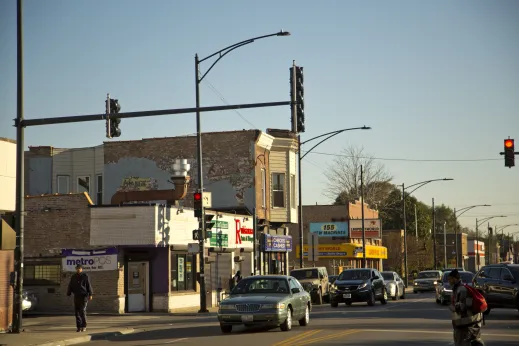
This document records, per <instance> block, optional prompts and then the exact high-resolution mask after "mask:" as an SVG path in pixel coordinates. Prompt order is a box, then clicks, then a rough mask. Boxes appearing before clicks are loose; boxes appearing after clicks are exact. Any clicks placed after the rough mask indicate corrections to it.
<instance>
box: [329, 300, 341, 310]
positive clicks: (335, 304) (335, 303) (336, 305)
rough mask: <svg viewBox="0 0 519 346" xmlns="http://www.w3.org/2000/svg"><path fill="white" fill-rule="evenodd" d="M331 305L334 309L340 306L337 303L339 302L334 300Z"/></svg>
mask: <svg viewBox="0 0 519 346" xmlns="http://www.w3.org/2000/svg"><path fill="white" fill-rule="evenodd" d="M330 305H331V307H332V308H336V307H338V306H339V302H337V301H333V300H332V301H331V302H330Z"/></svg>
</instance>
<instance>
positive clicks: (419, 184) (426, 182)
mask: <svg viewBox="0 0 519 346" xmlns="http://www.w3.org/2000/svg"><path fill="white" fill-rule="evenodd" d="M439 180H442V179H439ZM433 181H436V180H429V181H425V182H422V183H418V184H414V185H411V186H408V187H406V188H405V189H404V190H406V189H407V188H409V187H413V186H416V185H418V186H417V187H416V188H415V189H413V191H411V192H408V193H407V194H408V195H411V194H412V193H413V192H415V191H416V190H418V189H419V188H421V187H422V186H425V185H427V184H429V183H432V182H433Z"/></svg>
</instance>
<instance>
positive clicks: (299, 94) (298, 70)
mask: <svg viewBox="0 0 519 346" xmlns="http://www.w3.org/2000/svg"><path fill="white" fill-rule="evenodd" d="M294 92H295V95H294ZM290 95H291V100H292V112H295V121H296V124H295V131H296V132H298V133H299V132H305V88H304V76H303V67H301V66H293V67H291V68H290Z"/></svg>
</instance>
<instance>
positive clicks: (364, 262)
mask: <svg viewBox="0 0 519 346" xmlns="http://www.w3.org/2000/svg"><path fill="white" fill-rule="evenodd" d="M360 199H361V202H362V207H361V208H362V209H361V217H362V268H366V229H365V228H364V167H363V166H362V165H360Z"/></svg>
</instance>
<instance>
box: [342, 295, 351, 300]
mask: <svg viewBox="0 0 519 346" xmlns="http://www.w3.org/2000/svg"><path fill="white" fill-rule="evenodd" d="M342 297H343V298H346V299H349V298H351V294H343V295H342Z"/></svg>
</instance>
